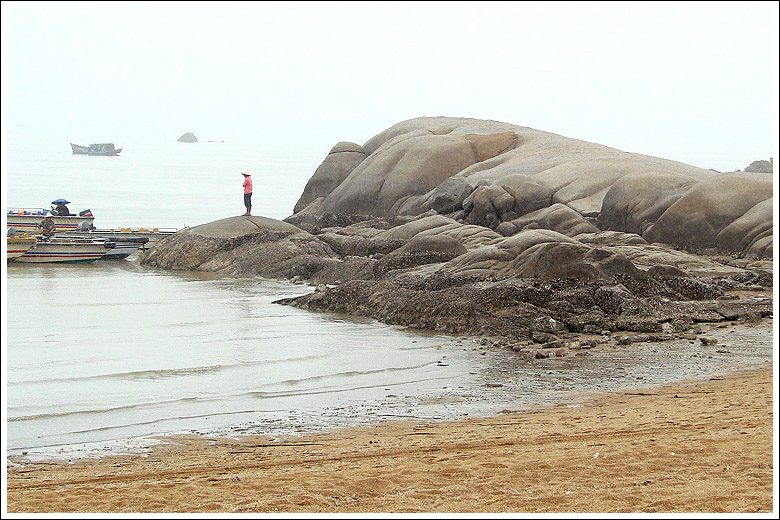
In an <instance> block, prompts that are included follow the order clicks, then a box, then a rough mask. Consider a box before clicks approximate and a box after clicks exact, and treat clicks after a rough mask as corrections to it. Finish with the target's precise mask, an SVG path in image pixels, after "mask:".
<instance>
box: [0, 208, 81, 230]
mask: <svg viewBox="0 0 780 520" xmlns="http://www.w3.org/2000/svg"><path fill="white" fill-rule="evenodd" d="M50 211H51V210H47V209H43V208H32V209H30V208H9V209H8V210H7V212H6V229H7V228H14V229H15V230H16V232H17V233H28V234H37V233H39V231H38V226H39V225H40V223H41V222H42V221H43V217H44V216H45V215H46V213H49V212H50ZM94 220H95V217H94V215H92V211H91V210H88V209H85V210H84V211H80V212H79V213H78V214H77V215H54V225H55V226H56V229H57V230H58V231H68V230H76V229H78V228H79V224H81V223H82V222H87V225H90V226H91V225H92V222H93V221H94Z"/></svg>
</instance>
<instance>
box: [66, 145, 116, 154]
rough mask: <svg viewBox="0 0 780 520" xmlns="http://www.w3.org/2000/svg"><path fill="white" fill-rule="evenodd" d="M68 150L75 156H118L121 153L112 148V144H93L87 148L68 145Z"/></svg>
mask: <svg viewBox="0 0 780 520" xmlns="http://www.w3.org/2000/svg"><path fill="white" fill-rule="evenodd" d="M70 148H71V150H73V153H74V154H76V155H119V152H121V151H122V149H121V148H116V147H114V143H93V144H91V145H89V146H82V145H80V144H73V143H70Z"/></svg>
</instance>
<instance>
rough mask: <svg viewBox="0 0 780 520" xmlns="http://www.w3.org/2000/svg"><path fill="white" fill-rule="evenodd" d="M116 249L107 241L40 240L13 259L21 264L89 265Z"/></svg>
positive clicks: (74, 239) (75, 239)
mask: <svg viewBox="0 0 780 520" xmlns="http://www.w3.org/2000/svg"><path fill="white" fill-rule="evenodd" d="M113 247H115V244H114V243H113V242H108V241H107V240H89V239H77V238H49V239H44V240H40V241H39V242H37V243H36V244H35V245H33V246H32V247H31V248H30V249H28V250H27V251H26V252H25V253H24V254H23V255H21V256H19V257H16V258H14V259H13V261H14V262H20V263H76V262H79V263H87V262H94V261H95V260H98V259H100V258H103V257H104V256H105V255H106V253H107V252H108V251H109V250H110V249H112V248H113Z"/></svg>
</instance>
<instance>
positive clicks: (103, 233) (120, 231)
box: [58, 227, 178, 251]
mask: <svg viewBox="0 0 780 520" xmlns="http://www.w3.org/2000/svg"><path fill="white" fill-rule="evenodd" d="M176 231H178V230H177V229H174V228H151V229H150V228H144V227H120V228H109V229H95V228H93V229H90V230H76V231H65V232H63V233H59V232H58V235H60V234H61V235H63V236H85V237H97V238H105V239H108V240H111V241H112V242H116V243H117V247H118V246H119V244H120V243H123V242H128V241H135V240H137V239H145V241H144V242H142V243H141V245H140V249H141V250H142V251H145V250H147V249H150V248H152V247H153V246H154V245H155V244H156V243H157V242H159V241H160V240H162V239H163V238H165V237H168V236H171V235H173V234H174V233H176Z"/></svg>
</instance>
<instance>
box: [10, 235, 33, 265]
mask: <svg viewBox="0 0 780 520" xmlns="http://www.w3.org/2000/svg"><path fill="white" fill-rule="evenodd" d="M6 240H7V243H8V244H7V245H8V249H7V250H6V258H7V260H12V259H14V258H18V257H20V256H22V255H23V254H24V253H26V252H27V251H28V250H29V249H30V248H31V247H32V246H34V245H35V243H36V242H38V239H37V238H35V237H31V236H27V235H24V236H11V237H7V239H6Z"/></svg>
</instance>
